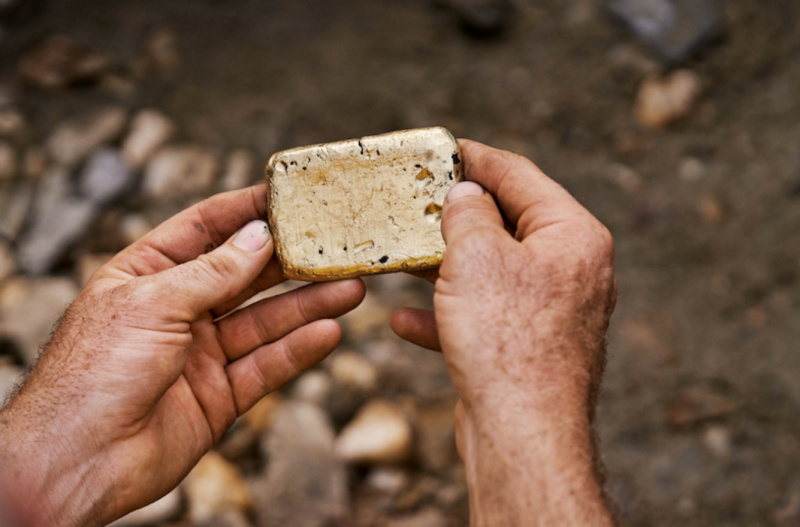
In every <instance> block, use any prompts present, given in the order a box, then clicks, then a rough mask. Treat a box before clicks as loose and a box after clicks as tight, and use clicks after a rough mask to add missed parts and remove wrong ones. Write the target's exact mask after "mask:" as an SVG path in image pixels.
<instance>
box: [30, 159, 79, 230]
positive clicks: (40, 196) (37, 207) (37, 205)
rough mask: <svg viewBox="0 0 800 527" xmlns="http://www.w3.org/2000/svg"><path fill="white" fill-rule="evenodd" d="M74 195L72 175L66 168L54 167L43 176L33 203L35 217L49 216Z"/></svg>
mask: <svg viewBox="0 0 800 527" xmlns="http://www.w3.org/2000/svg"><path fill="white" fill-rule="evenodd" d="M72 194H74V189H73V183H72V174H71V173H70V171H69V170H68V169H66V168H64V167H60V166H53V167H50V168H48V169H47V170H46V171H45V173H44V174H42V178H41V181H39V185H38V186H37V192H36V199H35V200H34V203H33V211H32V212H33V217H34V218H37V217H39V216H42V215H45V214H47V213H48V212H49V211H51V210H53V209H54V208H55V207H57V206H58V204H59V203H61V202H62V201H64V200H66V199H67V198H68V197H69V196H71V195H72Z"/></svg>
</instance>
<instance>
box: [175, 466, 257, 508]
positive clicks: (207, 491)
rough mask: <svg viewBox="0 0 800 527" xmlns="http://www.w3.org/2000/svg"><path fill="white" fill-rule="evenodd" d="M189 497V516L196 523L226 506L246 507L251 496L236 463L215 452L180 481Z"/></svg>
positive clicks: (249, 505)
mask: <svg viewBox="0 0 800 527" xmlns="http://www.w3.org/2000/svg"><path fill="white" fill-rule="evenodd" d="M183 488H184V490H185V491H186V497H187V499H188V501H189V517H190V518H191V520H192V521H193V522H195V523H200V522H203V521H206V520H209V519H211V518H213V517H214V516H215V515H217V514H219V513H221V512H222V511H225V510H238V511H248V510H250V509H252V507H253V496H252V494H251V493H250V489H249V488H248V486H247V483H246V482H245V480H244V478H243V477H242V473H241V471H240V470H239V468H238V467H236V466H235V465H233V464H231V463H230V462H228V461H226V460H225V458H223V457H222V456H221V455H219V454H218V453H216V452H213V451H212V452H209V453H208V454H206V455H205V456H203V458H202V459H201V460H200V462H199V463H198V464H197V465H196V466H195V467H194V469H193V470H192V471H191V472H190V473H189V475H188V476H186V479H185V480H184V482H183Z"/></svg>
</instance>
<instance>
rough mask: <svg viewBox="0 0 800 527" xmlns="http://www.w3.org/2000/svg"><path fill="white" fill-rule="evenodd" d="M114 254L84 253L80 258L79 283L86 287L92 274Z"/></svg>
mask: <svg viewBox="0 0 800 527" xmlns="http://www.w3.org/2000/svg"><path fill="white" fill-rule="evenodd" d="M113 257H114V255H113V254H111V253H93V254H84V255H83V256H81V257H80V259H79V260H78V266H77V267H78V273H77V274H78V283H79V284H80V286H81V287H84V286H85V285H86V284H87V283H88V282H89V279H90V278H91V277H92V275H93V274H94V273H95V271H97V270H98V269H100V268H101V267H102V266H104V265H105V264H107V263H108V261H109V260H111V258H113Z"/></svg>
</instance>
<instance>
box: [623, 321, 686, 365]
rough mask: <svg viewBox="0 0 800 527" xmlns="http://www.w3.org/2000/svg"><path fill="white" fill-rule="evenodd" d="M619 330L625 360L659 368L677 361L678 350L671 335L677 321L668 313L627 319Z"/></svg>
mask: <svg viewBox="0 0 800 527" xmlns="http://www.w3.org/2000/svg"><path fill="white" fill-rule="evenodd" d="M616 331H617V332H618V335H619V339H618V340H619V341H620V342H621V346H622V351H623V352H624V353H625V354H626V357H627V359H626V360H633V361H636V362H637V363H638V364H640V365H641V366H643V367H647V368H650V369H658V370H660V369H663V368H666V367H669V366H671V365H674V364H675V363H676V362H677V361H678V358H679V355H678V352H677V350H676V349H675V346H674V345H673V344H672V342H671V339H670V336H671V335H673V334H674V333H675V328H674V322H673V321H672V319H671V318H670V317H669V316H668V315H666V314H663V313H658V314H654V315H648V316H639V317H633V318H628V319H625V320H623V321H622V323H621V324H620V325H619V327H618V329H617V330H616Z"/></svg>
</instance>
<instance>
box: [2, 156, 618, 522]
mask: <svg viewBox="0 0 800 527" xmlns="http://www.w3.org/2000/svg"><path fill="white" fill-rule="evenodd" d="M461 148H462V158H463V162H464V163H465V169H466V176H467V179H469V180H470V181H469V182H465V183H461V184H459V185H457V186H456V187H455V189H454V190H452V191H451V193H450V195H449V196H448V199H447V201H446V203H445V207H444V210H443V225H442V231H443V234H444V237H445V240H446V242H447V252H446V254H445V259H444V263H443V265H442V267H441V269H440V270H439V272H438V273H435V272H434V273H428V274H427V275H426V278H428V279H430V280H431V281H433V282H435V284H436V293H435V296H434V308H435V309H434V312H426V311H421V310H415V309H403V310H399V311H398V312H397V313H395V314H394V316H393V318H392V326H393V328H394V329H395V331H396V332H397V333H398V334H399V335H400V336H402V337H403V338H406V339H408V340H410V341H412V342H415V343H417V344H420V345H423V346H426V347H429V348H432V349H439V350H441V351H442V352H443V353H444V358H445V361H446V363H447V366H448V369H449V371H450V375H451V377H452V379H453V383H454V384H455V387H456V389H457V390H458V392H459V394H460V396H461V400H460V401H459V403H458V405H457V407H456V436H457V445H458V449H459V453H460V455H461V457H462V459H463V460H464V463H465V465H466V467H467V481H468V485H469V493H470V506H471V525H473V526H489V525H491V526H496V525H504V526H514V525H520V526H522V525H525V526H532V525H571V526H606V525H611V524H612V520H611V517H610V514H609V512H608V507H607V505H606V502H605V500H604V497H603V492H602V486H601V483H600V479H599V477H598V475H597V471H596V466H597V462H596V458H597V452H596V448H595V445H594V442H593V440H592V428H591V425H592V419H593V413H594V407H595V400H596V394H597V388H598V385H599V381H600V376H601V373H602V365H603V342H604V337H605V331H606V328H607V325H608V320H609V317H610V315H611V312H612V310H613V307H614V302H615V296H616V287H615V284H614V278H613V248H612V242H611V237H610V235H609V234H608V231H607V230H606V229H605V228H604V227H603V226H602V225H601V224H600V223H599V222H598V221H597V220H595V219H594V218H593V217H592V216H591V215H590V214H589V213H588V212H587V211H586V210H585V209H583V208H582V207H581V206H580V205H579V204H578V203H577V202H576V201H575V200H574V199H573V198H572V197H571V196H569V194H568V193H567V192H566V191H564V190H563V189H562V188H561V187H560V186H558V185H557V184H556V183H554V182H553V181H551V180H549V179H548V178H547V177H546V176H544V175H543V174H542V173H541V172H540V171H539V170H538V169H537V168H536V167H535V166H534V165H533V164H532V163H531V162H530V161H528V160H526V159H524V158H521V157H519V156H515V155H513V154H509V153H507V152H502V151H499V150H494V149H491V148H488V147H486V146H483V145H480V144H478V143H474V142H471V141H462V142H461ZM484 189H485V190H484ZM486 191H488V193H487V192H486ZM265 212H266V198H265V188H264V187H263V186H259V187H253V188H250V189H244V190H242V191H236V192H232V193H227V194H222V195H219V196H216V197H214V198H210V199H209V200H206V201H204V202H202V203H200V204H198V205H197V206H195V207H193V208H191V209H188V210H187V211H184V212H183V213H181V214H179V215H178V216H176V217H174V218H172V219H171V220H169V221H167V222H165V223H164V224H163V225H161V226H160V227H158V228H157V229H155V230H154V231H153V232H151V233H150V234H148V235H147V236H146V237H145V238H143V239H142V240H140V241H139V242H137V243H135V244H133V245H132V246H131V247H129V248H127V249H126V250H124V251H123V252H121V253H120V254H119V255H117V256H116V257H115V258H114V259H113V260H111V261H110V262H109V263H108V264H107V265H105V266H103V267H102V268H101V269H100V270H99V271H98V272H97V273H95V275H94V276H93V277H92V279H91V281H90V282H89V284H88V285H87V286H86V288H85V289H84V291H83V292H82V293H81V295H80V296H79V297H78V299H77V300H76V301H75V302H74V303H73V305H72V306H71V307H70V308H69V309H68V310H67V312H66V313H65V314H64V316H63V318H62V321H61V323H60V324H59V326H58V328H57V330H56V331H55V333H54V336H53V339H52V341H51V342H50V344H49V345H48V346H47V347H46V349H45V351H44V353H43V354H42V357H41V359H40V361H39V362H38V364H37V365H36V367H35V368H34V370H33V372H32V374H31V375H30V377H29V378H28V380H27V381H26V383H25V384H24V386H23V387H22V389H21V390H20V391H19V393H18V394H17V395H16V396H15V397H14V398H13V399H12V400H11V402H10V403H9V404H8V405H7V406H6V408H5V409H4V410H3V411H2V412H0V467H3V470H2V473H0V497H3V496H4V497H5V498H6V500H5V501H6V504H7V507H9V506H10V505H11V504H13V505H14V511H13V512H15V513H16V517H17V522H18V523H19V524H20V525H90V526H91V525H104V524H106V523H109V522H110V521H113V520H114V519H116V518H119V517H121V516H122V515H124V514H126V513H127V512H129V511H131V510H134V509H136V508H138V507H141V506H143V505H145V504H147V503H150V502H152V501H154V500H155V499H157V498H158V497H160V496H162V495H164V494H166V493H167V492H169V490H171V489H172V488H174V487H175V486H176V485H177V484H178V483H179V482H180V481H181V479H182V478H183V477H184V476H185V475H186V474H187V473H188V472H189V471H190V470H191V469H192V467H193V466H194V465H195V464H196V463H197V461H198V460H199V459H200V457H202V455H203V454H204V453H205V452H207V451H208V450H209V449H210V448H211V447H212V446H213V445H214V443H216V442H217V441H218V440H219V439H220V437H222V435H223V433H224V432H225V431H226V430H227V429H228V428H229V427H230V426H231V424H232V423H233V422H234V420H235V419H236V417H237V416H239V415H241V414H242V413H243V412H245V411H246V410H247V409H249V408H250V407H252V405H253V404H255V403H256V402H257V401H258V400H259V399H260V398H261V397H263V396H264V395H266V394H268V393H270V392H272V391H274V390H276V389H278V388H279V387H280V386H282V385H283V384H285V383H286V382H288V381H289V380H291V379H293V378H294V377H296V376H297V375H299V374H300V373H301V372H302V371H304V370H306V369H308V368H310V367H312V366H313V365H315V364H316V363H317V362H319V361H320V360H322V359H323V358H324V357H325V356H327V354H328V353H330V351H331V350H333V349H334V348H335V346H336V344H337V343H338V341H339V339H340V337H341V330H340V328H339V326H338V324H337V323H336V322H335V321H333V320H331V319H332V318H334V317H337V316H339V315H341V314H343V313H345V312H346V311H348V310H350V309H352V308H353V307H355V306H356V305H358V303H359V302H360V301H361V299H362V298H363V295H364V286H363V284H362V283H361V282H360V281H359V280H349V281H344V282H338V283H327V284H315V285H311V286H307V287H305V288H302V289H300V290H297V291H294V292H291V293H287V294H285V295H282V296H279V297H276V298H274V299H269V300H266V301H262V302H259V303H257V304H254V305H252V306H250V307H248V308H246V309H244V310H242V311H239V312H237V313H235V314H233V315H232V316H229V317H226V318H222V319H220V318H219V317H221V316H222V315H225V314H227V313H229V312H231V311H232V310H233V309H234V308H235V307H236V306H238V305H239V304H240V303H241V302H242V301H244V300H246V299H247V298H249V297H251V296H252V295H254V294H255V293H257V292H259V291H261V290H264V289H268V288H270V287H272V286H274V285H276V284H278V283H279V282H281V281H282V278H281V273H280V270H279V268H278V266H277V263H276V261H275V259H274V258H272V253H273V249H272V241H271V239H270V238H269V235H268V232H267V231H266V229H265V225H264V224H263V222H261V221H258V219H259V218H263V217H264V216H265ZM243 226H244V227H243ZM240 229H241V230H240ZM226 240H227V241H226Z"/></svg>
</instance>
